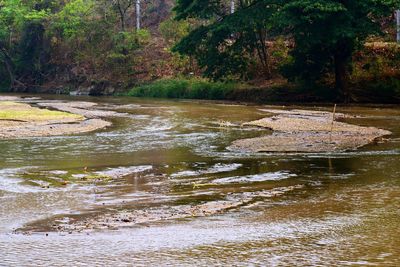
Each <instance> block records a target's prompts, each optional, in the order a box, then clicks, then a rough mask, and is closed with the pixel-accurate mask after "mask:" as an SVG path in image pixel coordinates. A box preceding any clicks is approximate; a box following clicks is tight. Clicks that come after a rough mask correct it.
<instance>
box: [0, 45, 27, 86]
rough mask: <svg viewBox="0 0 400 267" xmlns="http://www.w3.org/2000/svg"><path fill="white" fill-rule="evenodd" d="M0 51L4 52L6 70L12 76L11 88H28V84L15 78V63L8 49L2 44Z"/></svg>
mask: <svg viewBox="0 0 400 267" xmlns="http://www.w3.org/2000/svg"><path fill="white" fill-rule="evenodd" d="M0 53H1V54H3V58H4V65H5V67H6V70H7V72H8V76H9V78H10V89H13V88H23V89H26V85H25V84H24V83H22V82H20V81H18V80H17V79H16V78H15V75H14V63H13V61H12V59H11V57H10V55H9V54H8V52H7V50H6V49H5V48H4V47H2V46H1V44H0Z"/></svg>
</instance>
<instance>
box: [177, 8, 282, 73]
mask: <svg viewBox="0 0 400 267" xmlns="http://www.w3.org/2000/svg"><path fill="white" fill-rule="evenodd" d="M274 2H275V1H272V0H271V1H256V0H241V1H239V5H238V6H237V9H236V10H235V12H232V6H231V4H232V1H226V0H220V1H215V0H192V1H191V0H178V1H177V4H176V7H175V11H176V13H177V16H176V18H177V19H178V20H182V19H187V18H195V19H197V20H200V21H202V22H203V23H202V25H201V26H199V27H198V28H196V29H194V30H193V31H191V32H190V33H189V35H188V36H186V37H184V38H183V39H182V40H181V41H180V42H179V43H178V44H177V45H176V46H175V48H174V51H177V52H179V53H181V54H185V55H188V56H194V57H195V58H196V59H197V62H198V64H199V66H200V67H202V68H204V74H205V76H208V77H212V78H215V79H219V78H223V77H233V76H237V75H238V76H239V77H241V78H246V77H247V75H248V70H249V66H250V65H252V64H254V61H255V59H256V58H258V64H260V65H261V69H262V72H263V73H264V74H265V76H266V77H267V78H269V77H270V75H271V73H270V63H269V55H268V48H267V43H266V40H267V33H268V29H269V27H270V25H271V18H272V15H273V14H274V13H275V12H276V8H277V5H276V4H274Z"/></svg>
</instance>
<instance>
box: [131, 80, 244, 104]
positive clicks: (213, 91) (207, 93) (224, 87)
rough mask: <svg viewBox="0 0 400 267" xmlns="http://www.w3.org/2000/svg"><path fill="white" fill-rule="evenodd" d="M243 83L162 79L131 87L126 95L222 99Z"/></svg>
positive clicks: (241, 86)
mask: <svg viewBox="0 0 400 267" xmlns="http://www.w3.org/2000/svg"><path fill="white" fill-rule="evenodd" d="M243 87H244V85H241V84H237V83H233V82H230V83H225V82H212V81H208V80H205V79H162V80H158V81H155V82H153V83H150V84H146V85H142V86H138V87H135V88H133V89H131V90H130V91H129V92H128V93H127V95H128V96H133V97H155V98H182V99H208V100H223V99H228V98H229V97H228V96H229V95H230V94H231V93H232V92H233V91H234V90H235V89H238V88H243Z"/></svg>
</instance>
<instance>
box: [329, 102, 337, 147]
mask: <svg viewBox="0 0 400 267" xmlns="http://www.w3.org/2000/svg"><path fill="white" fill-rule="evenodd" d="M336 106H337V105H336V104H335V106H334V107H333V114H332V123H331V131H330V135H329V143H332V132H333V124H334V123H335V117H336Z"/></svg>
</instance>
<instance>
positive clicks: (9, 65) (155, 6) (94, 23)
mask: <svg viewBox="0 0 400 267" xmlns="http://www.w3.org/2000/svg"><path fill="white" fill-rule="evenodd" d="M398 8H400V3H399V1H398V0H363V1H333V0H318V1H311V0H295V1H293V0H291V1H290V0H283V1H275V0H240V1H234V0H218V1H217V0H177V1H172V0H142V1H137V0H136V1H135V0H98V1H95V0H64V1H53V0H37V1H33V0H23V1H21V0H1V1H0V75H1V79H0V88H1V89H0V90H1V91H8V92H40V93H60V94H70V93H72V94H90V95H113V94H126V95H132V96H156V97H178V98H207V99H230V100H243V101H246V100H250V101H252V100H256V99H262V100H265V101H268V100H271V101H274V100H277V101H291V100H293V101H299V102H302V101H342V102H394V103H396V102H398V101H399V99H400V98H399V97H400V46H399V44H398V43H396V32H397V29H396V10H397V9H398ZM204 88H205V89H204ZM210 92H211V93H210Z"/></svg>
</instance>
